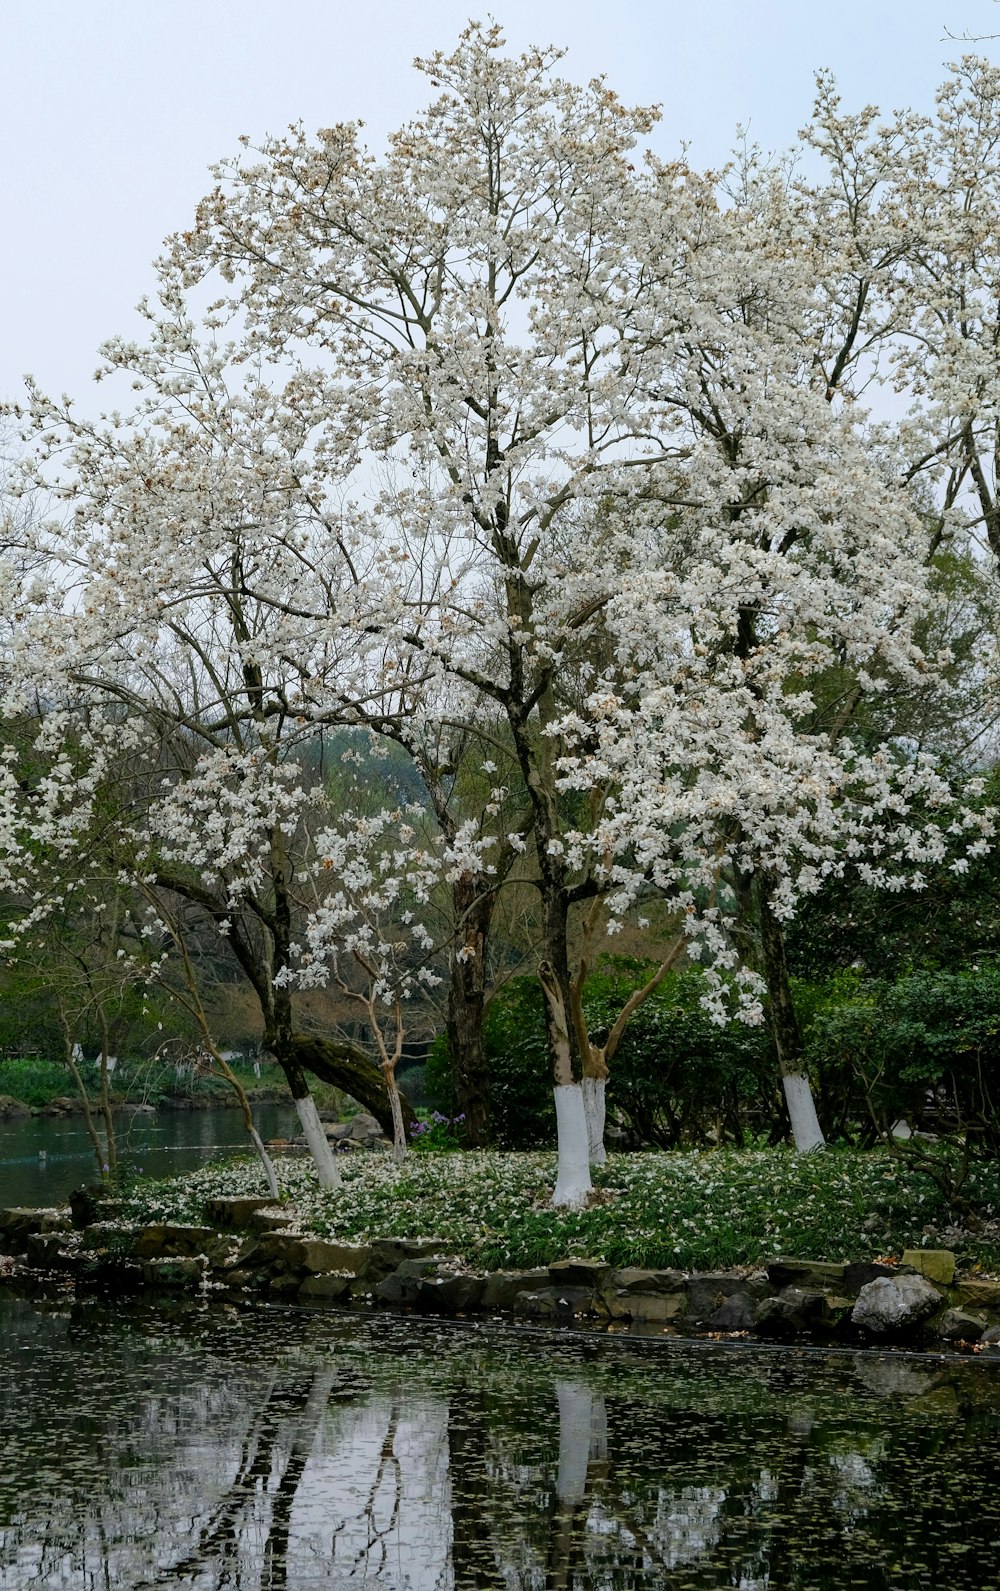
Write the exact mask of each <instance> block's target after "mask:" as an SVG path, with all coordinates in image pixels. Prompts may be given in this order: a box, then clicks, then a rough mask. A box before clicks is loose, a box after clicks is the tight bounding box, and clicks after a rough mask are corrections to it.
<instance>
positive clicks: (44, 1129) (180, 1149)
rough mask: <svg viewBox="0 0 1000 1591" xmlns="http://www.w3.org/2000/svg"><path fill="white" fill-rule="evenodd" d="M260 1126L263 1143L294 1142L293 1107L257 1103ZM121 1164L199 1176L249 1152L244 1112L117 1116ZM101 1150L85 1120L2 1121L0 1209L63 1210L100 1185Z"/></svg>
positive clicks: (149, 1172) (153, 1173) (151, 1172)
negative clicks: (73, 1192) (200, 1169)
mask: <svg viewBox="0 0 1000 1591" xmlns="http://www.w3.org/2000/svg"><path fill="white" fill-rule="evenodd" d="M254 1120H255V1122H256V1124H257V1128H258V1131H259V1132H260V1134H261V1136H262V1137H264V1138H282V1137H293V1136H294V1135H295V1134H296V1133H297V1132H298V1131H299V1128H298V1125H297V1123H296V1117H295V1109H294V1107H293V1106H292V1105H257V1106H256V1107H255V1108H254ZM115 1127H116V1136H117V1139H118V1152H119V1157H120V1160H121V1163H122V1165H123V1166H124V1167H127V1168H128V1169H129V1170H133V1171H138V1170H139V1169H140V1168H141V1169H142V1171H143V1172H144V1174H145V1175H146V1176H151V1177H166V1176H171V1175H172V1174H173V1173H174V1172H180V1171H193V1170H194V1169H195V1168H196V1167H197V1166H200V1165H204V1163H205V1161H206V1160H212V1159H217V1158H219V1157H220V1156H223V1155H231V1154H233V1153H234V1151H235V1150H237V1149H244V1148H246V1147H247V1134H246V1128H245V1127H244V1125H243V1115H242V1112H241V1111H240V1110H238V1109H237V1110H233V1109H231V1108H228V1107H226V1108H216V1107H214V1106H213V1107H212V1108H211V1109H207V1110H183V1111H181V1110H160V1111H157V1112H156V1114H155V1115H152V1116H146V1115H143V1114H138V1115H136V1114H131V1113H129V1112H126V1111H121V1112H119V1113H118V1114H117V1115H116V1122H115ZM96 1175H97V1163H96V1161H95V1159H94V1151H93V1149H92V1148H91V1145H90V1140H89V1138H88V1137H87V1130H86V1128H85V1127H84V1125H83V1121H82V1118H81V1117H79V1116H32V1117H30V1118H29V1119H26V1120H22V1121H0V1208H3V1207H5V1206H7V1205H14V1204H20V1205H27V1206H29V1207H31V1208H38V1207H39V1206H40V1205H48V1204H63V1203H65V1201H66V1198H67V1196H68V1195H69V1192H70V1189H71V1188H78V1187H79V1186H80V1184H81V1183H82V1182H93V1181H94V1180H95V1177H96Z"/></svg>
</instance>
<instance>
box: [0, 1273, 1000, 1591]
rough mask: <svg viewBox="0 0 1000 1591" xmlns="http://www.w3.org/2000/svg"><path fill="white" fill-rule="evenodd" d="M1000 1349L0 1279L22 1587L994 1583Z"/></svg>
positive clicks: (405, 1588)
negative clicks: (47, 1286) (656, 1333)
mask: <svg viewBox="0 0 1000 1591" xmlns="http://www.w3.org/2000/svg"><path fill="white" fill-rule="evenodd" d="M998 1453H1000V1366H997V1365H996V1364H995V1363H993V1364H990V1363H988V1362H986V1361H984V1360H978V1361H967V1362H966V1361H955V1360H951V1361H942V1360H930V1359H921V1358H919V1357H915V1356H912V1357H911V1356H903V1355H900V1356H898V1357H895V1356H889V1355H881V1356H877V1355H862V1354H849V1353H844V1352H840V1353H837V1354H822V1353H819V1352H817V1351H803V1352H797V1351H792V1350H778V1351H775V1350H767V1349H762V1348H753V1347H744V1346H743V1345H736V1346H734V1345H721V1344H719V1345H716V1344H704V1343H702V1344H695V1343H684V1342H681V1341H679V1340H677V1339H673V1340H660V1341H655V1342H649V1343H644V1344H641V1345H640V1344H636V1343H634V1342H626V1341H623V1340H622V1339H619V1338H593V1339H581V1338H579V1337H573V1336H570V1335H563V1336H560V1335H557V1334H552V1335H546V1334H543V1333H525V1332H518V1331H515V1330H513V1329H506V1330H505V1329H502V1328H499V1327H494V1326H490V1325H485V1324H484V1325H481V1326H479V1327H475V1326H471V1325H458V1326H456V1325H449V1324H447V1323H444V1322H441V1323H435V1322H429V1321H417V1320H407V1319H402V1318H399V1317H388V1316H385V1315H378V1316H373V1315H361V1316H359V1315H348V1314H344V1313H334V1312H324V1313H318V1312H317V1313H313V1314H310V1313H308V1312H305V1311H302V1310H296V1309H290V1308H288V1309H277V1308H270V1309H268V1308H266V1307H256V1308H250V1309H248V1310H246V1311H241V1312H240V1313H236V1312H235V1311H234V1310H232V1309H229V1310H226V1309H224V1308H221V1307H219V1306H215V1307H212V1306H206V1305H204V1304H199V1303H197V1302H195V1301H193V1300H190V1301H185V1302H184V1303H179V1304H177V1305H176V1306H172V1307H169V1308H165V1307H161V1308H154V1307H152V1306H150V1305H148V1304H136V1305H134V1306H128V1305H122V1304H120V1303H117V1304H116V1305H115V1306H114V1308H109V1307H107V1306H105V1305H103V1304H102V1303H100V1302H99V1301H96V1300H91V1301H87V1300H79V1301H73V1302H70V1301H69V1300H68V1299H67V1300H64V1301H60V1300H58V1299H52V1300H50V1301H49V1302H48V1303H39V1302H35V1303H32V1302H30V1301H28V1300H25V1299H23V1298H18V1297H15V1296H13V1295H11V1294H10V1293H9V1292H8V1293H6V1294H5V1293H4V1291H3V1289H2V1288H0V1588H3V1591H15V1588H16V1591H23V1588H26V1587H28V1586H31V1587H39V1588H43V1591H47V1588H55V1587H59V1588H67V1591H69V1588H72V1591H97V1588H98V1587H100V1588H110V1587H129V1588H135V1591H145V1588H152V1587H158V1586H168V1585H169V1586H188V1587H195V1588H199V1591H221V1588H223V1587H240V1588H242V1591H264V1588H268V1591H273V1588H280V1587H288V1588H291V1591H307V1588H315V1587H328V1588H345V1591H346V1588H347V1587H356V1586H358V1585H359V1584H364V1585H366V1586H378V1587H387V1588H393V1591H432V1588H433V1591H465V1588H472V1587H481V1588H487V1587H496V1588H498V1591H499V1588H504V1591H546V1588H557V1587H563V1588H566V1591H629V1588H639V1587H664V1586H666V1587H669V1588H671V1591H702V1588H709V1587H713V1588H714V1587H719V1586H732V1587H740V1588H743V1591H763V1588H769V1591H842V1588H845V1587H854V1586H857V1587H861V1586H863V1587H866V1588H868V1591H915V1588H918V1587H919V1588H925V1587H926V1588H933V1591H985V1588H986V1587H989V1588H991V1591H995V1587H996V1586H997V1584H998V1583H1000V1488H998V1486H997V1456H998Z"/></svg>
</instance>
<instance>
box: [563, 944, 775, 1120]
mask: <svg viewBox="0 0 1000 1591" xmlns="http://www.w3.org/2000/svg"><path fill="white" fill-rule="evenodd" d="M646 976H648V969H646V968H639V969H636V970H635V971H632V972H631V973H630V972H629V970H628V969H627V968H625V969H622V970H615V971H612V972H611V973H605V974H603V975H599V976H598V977H596V978H594V979H592V980H591V983H590V985H589V986H588V988H587V991H586V994H585V997H584V1008H585V1011H586V1014H587V1021H588V1025H589V1027H590V1032H591V1035H592V1037H593V1039H594V1040H595V1041H596V1042H598V1043H603V1042H604V1040H605V1039H606V1037H607V1034H608V1032H609V1030H610V1028H611V1025H612V1023H613V1022H614V1020H615V1018H616V1016H617V1015H618V1012H619V1011H620V1010H621V1008H622V1006H623V1004H624V1002H625V1001H626V999H627V998H628V996H629V994H630V993H631V992H632V990H633V988H635V987H637V986H640V984H641V981H642V980H644V979H645V977H646ZM704 992H705V981H704V976H703V974H702V973H701V972H700V971H698V970H697V969H692V970H690V971H685V972H681V973H674V974H672V975H670V976H668V977H667V978H666V979H665V980H664V982H663V983H662V984H661V985H660V987H659V988H658V989H657V990H656V991H655V992H654V993H653V995H651V997H650V998H649V999H648V1000H647V1001H646V1002H645V1004H644V1005H641V1006H640V1007H639V1009H638V1010H637V1011H636V1013H635V1015H634V1016H633V1017H632V1019H631V1021H630V1022H629V1024H628V1027H627V1028H626V1029H625V1032H624V1034H623V1035H622V1039H621V1043H620V1045H619V1047H618V1052H617V1054H616V1055H615V1056H614V1058H613V1060H612V1062H611V1068H610V1070H611V1081H610V1083H609V1085H608V1094H607V1098H608V1114H609V1118H610V1120H611V1122H612V1123H613V1124H617V1125H619V1126H620V1127H623V1128H624V1129H625V1131H626V1132H627V1133H629V1134H631V1135H633V1136H634V1137H635V1138H638V1139H640V1140H641V1141H642V1142H644V1143H651V1144H655V1145H656V1147H657V1148H660V1149H674V1148H678V1147H681V1146H690V1145H697V1144H704V1143H707V1142H720V1143H721V1142H723V1141H728V1142H731V1143H735V1144H744V1143H746V1142H748V1141H749V1140H750V1139H751V1138H756V1137H758V1136H760V1135H761V1134H768V1133H770V1132H771V1131H772V1129H774V1128H775V1127H776V1124H778V1125H777V1131H778V1133H779V1135H781V1136H783V1132H784V1126H783V1123H779V1119H778V1116H777V1111H776V1106H777V1100H778V1086H779V1078H778V1069H777V1063H776V1060H775V1056H774V1048H773V1045H772V1042H771V1037H770V1033H769V1031H768V1029H767V1027H766V1026H749V1025H748V1024H747V1023H745V1022H738V1021H734V1022H729V1023H727V1024H726V1025H725V1026H724V1027H720V1026H719V1025H718V1024H717V1023H714V1022H713V1021H712V1020H711V1018H710V1017H709V1015H708V1013H707V1011H706V1010H705V1008H704V1007H703V1006H702V1004H701V996H702V995H703V994H704Z"/></svg>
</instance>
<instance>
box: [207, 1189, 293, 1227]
mask: <svg viewBox="0 0 1000 1591" xmlns="http://www.w3.org/2000/svg"><path fill="white" fill-rule="evenodd" d="M278 1208H279V1206H278V1204H277V1203H276V1201H275V1200H274V1199H270V1198H251V1197H248V1196H242V1197H237V1196H232V1197H227V1198H221V1197H220V1198H216V1199H206V1200H205V1220H206V1221H207V1222H208V1224H209V1225H210V1226H214V1227H217V1228H218V1229H219V1231H220V1232H243V1231H245V1230H246V1229H247V1228H248V1227H249V1225H250V1218H251V1216H253V1215H256V1213H257V1211H258V1210H271V1211H277V1210H278Z"/></svg>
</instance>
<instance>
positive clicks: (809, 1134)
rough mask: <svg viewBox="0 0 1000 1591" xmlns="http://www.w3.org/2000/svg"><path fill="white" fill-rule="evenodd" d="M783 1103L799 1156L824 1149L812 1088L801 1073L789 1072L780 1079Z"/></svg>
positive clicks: (824, 1143)
mask: <svg viewBox="0 0 1000 1591" xmlns="http://www.w3.org/2000/svg"><path fill="white" fill-rule="evenodd" d="M781 1081H782V1084H783V1086H784V1090H785V1103H786V1104H787V1106H788V1115H789V1118H790V1120H791V1123H792V1138H793V1140H794V1142H795V1147H796V1149H797V1150H798V1152H799V1154H800V1155H810V1154H812V1153H813V1151H814V1150H815V1149H824V1148H825V1147H826V1139H825V1138H824V1137H823V1129H822V1127H821V1126H820V1124H819V1117H818V1116H817V1115H816V1105H815V1102H814V1100H813V1093H812V1086H811V1085H810V1082H809V1079H808V1077H806V1076H805V1075H804V1074H802V1073H795V1072H790V1073H788V1074H787V1075H786V1076H784V1077H783V1078H782V1079H781Z"/></svg>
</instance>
